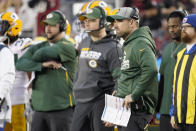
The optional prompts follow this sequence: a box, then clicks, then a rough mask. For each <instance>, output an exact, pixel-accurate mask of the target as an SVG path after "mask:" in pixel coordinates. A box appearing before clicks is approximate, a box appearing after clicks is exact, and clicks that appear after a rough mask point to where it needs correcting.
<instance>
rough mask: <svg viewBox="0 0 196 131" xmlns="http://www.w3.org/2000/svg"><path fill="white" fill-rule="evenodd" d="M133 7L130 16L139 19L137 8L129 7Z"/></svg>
mask: <svg viewBox="0 0 196 131" xmlns="http://www.w3.org/2000/svg"><path fill="white" fill-rule="evenodd" d="M131 8H132V9H133V11H132V12H131V14H130V18H133V19H135V20H138V19H139V10H138V8H136V7H131Z"/></svg>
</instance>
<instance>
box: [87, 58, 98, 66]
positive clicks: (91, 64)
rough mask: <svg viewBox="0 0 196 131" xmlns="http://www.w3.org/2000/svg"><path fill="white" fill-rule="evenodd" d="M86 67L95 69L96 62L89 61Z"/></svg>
mask: <svg viewBox="0 0 196 131" xmlns="http://www.w3.org/2000/svg"><path fill="white" fill-rule="evenodd" d="M88 65H89V66H90V67H91V68H96V67H97V62H96V61H95V60H90V61H89V62H88Z"/></svg>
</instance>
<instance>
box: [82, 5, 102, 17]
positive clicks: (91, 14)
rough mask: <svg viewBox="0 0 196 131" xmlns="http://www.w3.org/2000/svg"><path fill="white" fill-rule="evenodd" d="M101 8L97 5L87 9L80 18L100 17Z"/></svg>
mask: <svg viewBox="0 0 196 131" xmlns="http://www.w3.org/2000/svg"><path fill="white" fill-rule="evenodd" d="M101 15H102V14H101V10H100V9H99V8H97V7H95V8H92V9H88V10H87V11H86V12H85V14H84V15H82V16H81V19H85V18H88V19H99V18H100V17H101Z"/></svg>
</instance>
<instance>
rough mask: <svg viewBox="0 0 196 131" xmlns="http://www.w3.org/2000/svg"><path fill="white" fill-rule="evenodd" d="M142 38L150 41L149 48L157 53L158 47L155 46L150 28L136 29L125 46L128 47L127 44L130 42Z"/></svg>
mask: <svg viewBox="0 0 196 131" xmlns="http://www.w3.org/2000/svg"><path fill="white" fill-rule="evenodd" d="M140 38H146V39H148V40H149V41H150V42H149V43H148V44H149V46H150V47H151V49H152V50H153V52H154V53H156V45H155V42H154V40H153V38H152V33H151V31H150V28H149V27H147V26H143V27H140V28H138V29H136V30H135V31H134V32H133V33H132V34H130V36H129V37H128V39H127V40H126V41H125V43H124V45H123V46H126V45H127V44H129V43H130V41H133V40H135V39H140Z"/></svg>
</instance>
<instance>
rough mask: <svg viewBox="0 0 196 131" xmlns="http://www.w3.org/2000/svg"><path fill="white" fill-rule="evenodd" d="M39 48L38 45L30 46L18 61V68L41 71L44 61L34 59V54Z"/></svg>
mask: <svg viewBox="0 0 196 131" xmlns="http://www.w3.org/2000/svg"><path fill="white" fill-rule="evenodd" d="M36 49H37V45H35V46H32V47H30V48H29V49H28V50H27V51H26V52H25V54H24V55H23V56H22V57H21V58H20V59H19V60H18V61H17V63H16V69H17V70H22V71H27V72H31V71H41V70H42V63H40V62H36V61H34V60H33V59H32V56H33V54H34V52H35V50H36Z"/></svg>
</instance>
